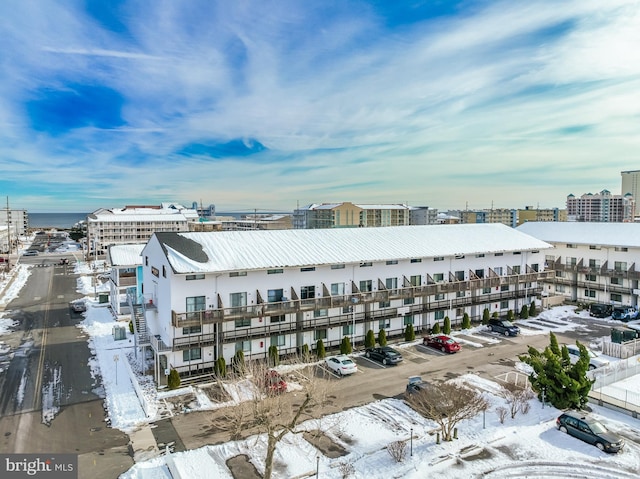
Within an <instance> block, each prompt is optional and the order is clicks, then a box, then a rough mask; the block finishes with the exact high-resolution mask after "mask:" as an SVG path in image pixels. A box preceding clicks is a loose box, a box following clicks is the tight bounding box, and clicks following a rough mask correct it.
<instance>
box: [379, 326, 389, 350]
mask: <svg viewBox="0 0 640 479" xmlns="http://www.w3.org/2000/svg"><path fill="white" fill-rule="evenodd" d="M378 344H379V345H380V347H381V348H384V347H385V346H386V345H387V333H386V332H385V330H384V329H381V330H380V331H379V332H378Z"/></svg>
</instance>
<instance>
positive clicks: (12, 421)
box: [0, 254, 133, 479]
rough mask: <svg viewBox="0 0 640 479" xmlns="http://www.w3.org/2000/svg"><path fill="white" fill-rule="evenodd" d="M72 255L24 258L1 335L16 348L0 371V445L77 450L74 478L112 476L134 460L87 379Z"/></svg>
mask: <svg viewBox="0 0 640 479" xmlns="http://www.w3.org/2000/svg"><path fill="white" fill-rule="evenodd" d="M62 257H66V258H69V260H70V263H72V262H73V261H74V258H73V257H72V256H71V255H56V254H40V255H38V256H32V257H26V258H21V262H25V263H26V262H28V263H31V264H33V265H34V267H32V268H31V275H30V276H29V279H28V280H27V283H26V284H25V286H24V288H23V289H22V291H21V292H20V296H19V297H18V298H16V299H14V300H13V301H12V302H11V303H9V305H8V306H7V308H6V310H7V311H10V312H12V313H11V317H12V319H14V320H16V321H17V322H18V324H19V325H18V327H17V329H16V330H15V331H14V332H13V333H11V334H9V335H4V336H3V337H2V339H3V341H4V342H5V343H7V344H9V345H11V346H12V347H13V348H14V349H15V355H14V357H13V359H11V362H10V363H9V366H8V368H7V370H6V371H5V372H4V373H0V450H2V451H3V452H9V453H12V452H13V453H63V452H65V453H77V454H78V455H79V477H81V478H85V477H86V478H105V479H106V478H115V477H117V476H118V475H119V474H121V473H122V472H124V471H126V470H127V469H129V468H130V467H131V466H132V464H133V460H132V459H131V457H130V455H129V451H128V442H129V439H128V437H127V435H126V434H124V433H122V432H120V431H118V430H115V429H111V428H109V427H107V424H106V423H105V411H104V398H103V397H102V394H101V392H100V390H101V389H100V383H99V381H100V379H99V378H95V379H94V378H92V377H91V371H90V368H89V365H88V364H89V358H90V357H91V352H90V350H89V346H88V343H87V337H86V336H85V335H83V334H82V331H81V330H80V329H78V328H77V327H76V325H77V323H78V322H79V321H81V320H82V316H81V315H80V314H77V313H73V312H72V311H71V308H70V307H69V302H70V301H72V300H74V299H76V298H78V296H79V295H78V294H77V293H76V292H75V291H76V279H77V276H76V275H74V274H73V265H72V264H71V265H60V264H59V261H60V258H62Z"/></svg>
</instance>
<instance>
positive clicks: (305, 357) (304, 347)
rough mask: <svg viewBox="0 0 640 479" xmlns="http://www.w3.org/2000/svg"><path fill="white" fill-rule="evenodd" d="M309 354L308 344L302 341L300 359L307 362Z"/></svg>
mask: <svg viewBox="0 0 640 479" xmlns="http://www.w3.org/2000/svg"><path fill="white" fill-rule="evenodd" d="M310 356H311V355H310V354H309V345H308V344H307V343H304V344H303V345H302V361H303V362H305V363H308V362H309V358H310Z"/></svg>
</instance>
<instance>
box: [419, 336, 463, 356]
mask: <svg viewBox="0 0 640 479" xmlns="http://www.w3.org/2000/svg"><path fill="white" fill-rule="evenodd" d="M422 344H423V345H424V346H429V347H430V348H435V349H439V350H440V351H442V352H443V353H449V354H453V353H457V352H458V351H460V343H458V342H457V341H455V340H454V339H453V338H450V337H449V336H445V335H444V334H440V335H437V336H427V337H425V338H422Z"/></svg>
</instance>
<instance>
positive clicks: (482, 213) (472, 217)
mask: <svg viewBox="0 0 640 479" xmlns="http://www.w3.org/2000/svg"><path fill="white" fill-rule="evenodd" d="M459 216H460V223H465V224H473V223H501V224H503V225H507V226H511V227H512V228H515V226H516V225H517V223H518V211H517V210H512V209H506V208H497V209H490V210H475V211H473V210H462V211H460V212H459Z"/></svg>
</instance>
